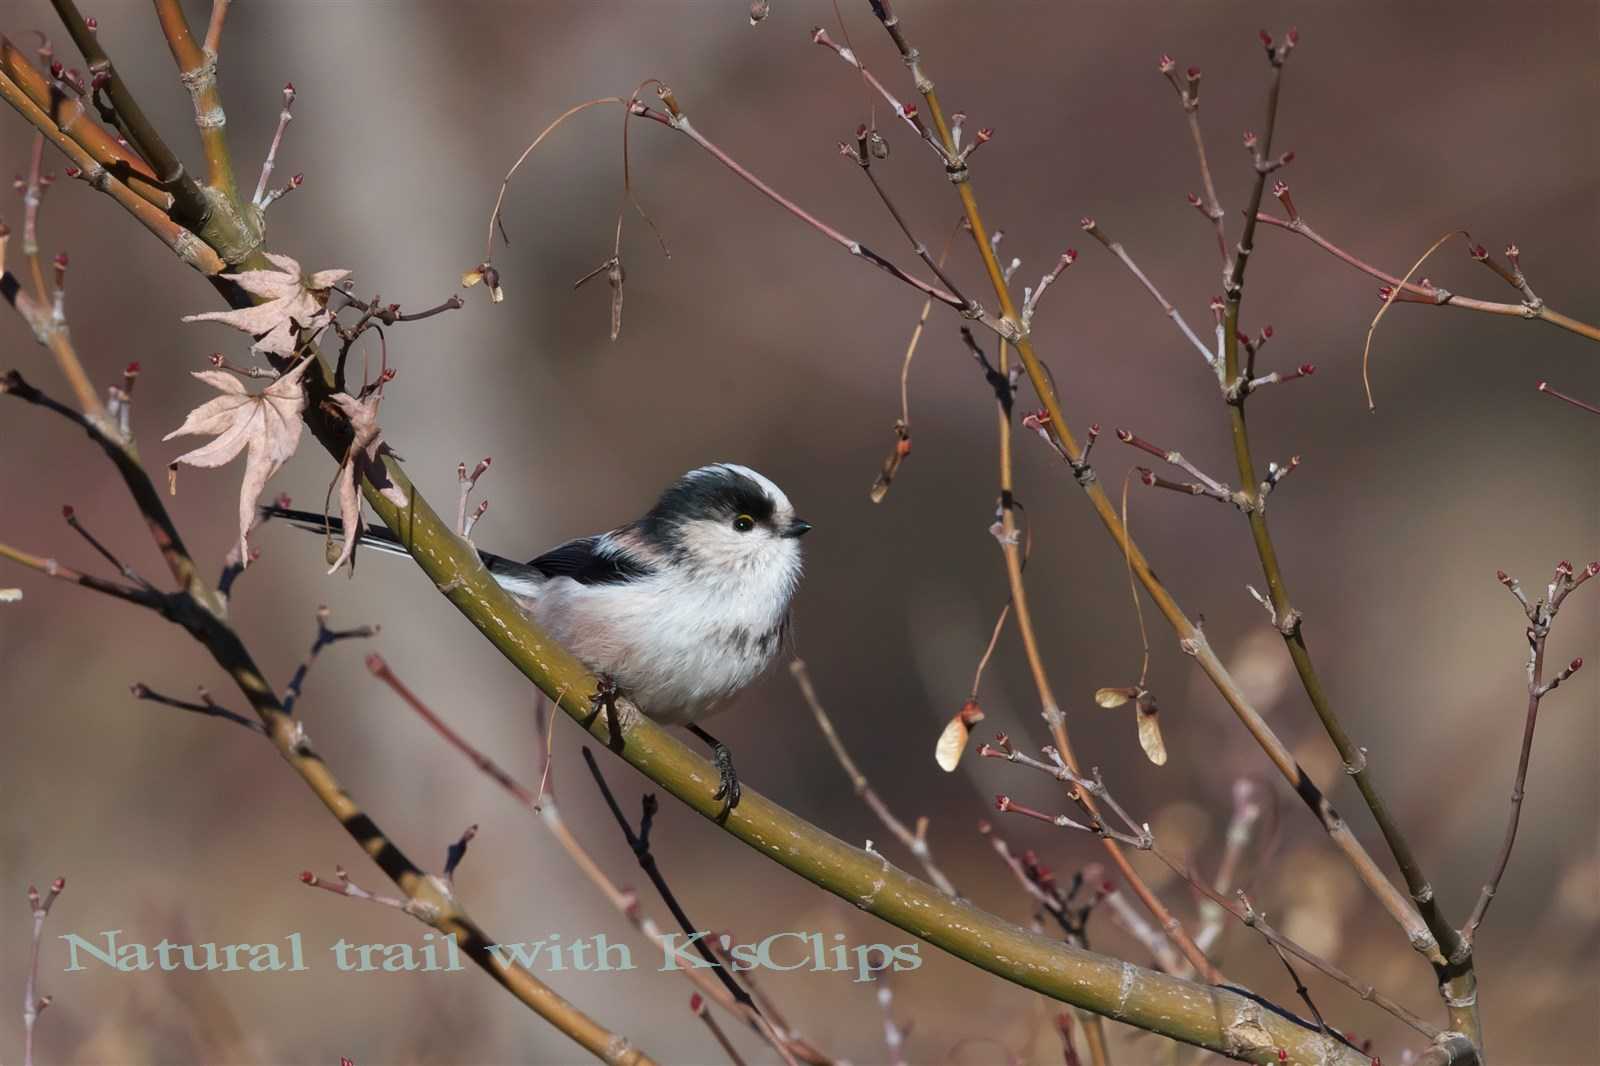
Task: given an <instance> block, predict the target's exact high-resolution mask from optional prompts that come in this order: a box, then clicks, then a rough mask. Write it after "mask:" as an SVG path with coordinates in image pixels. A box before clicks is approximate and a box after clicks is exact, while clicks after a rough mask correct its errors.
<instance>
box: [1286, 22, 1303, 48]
mask: <svg viewBox="0 0 1600 1066" xmlns="http://www.w3.org/2000/svg"><path fill="white" fill-rule="evenodd" d="M1284 36H1285V37H1287V38H1288V39H1289V47H1291V48H1293V47H1294V46H1295V45H1297V44H1299V43H1300V31H1299V30H1297V29H1295V28H1294V27H1293V26H1290V27H1289V32H1288V33H1286V34H1284Z"/></svg>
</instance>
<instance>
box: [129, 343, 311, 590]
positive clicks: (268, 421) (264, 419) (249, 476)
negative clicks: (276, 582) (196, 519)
mask: <svg viewBox="0 0 1600 1066" xmlns="http://www.w3.org/2000/svg"><path fill="white" fill-rule="evenodd" d="M310 365H311V360H310V359H306V360H303V361H302V362H300V363H299V364H297V365H296V366H295V367H294V368H293V369H291V370H290V371H289V372H288V373H286V374H284V375H283V376H282V377H280V378H278V380H276V381H274V382H273V383H272V384H271V385H268V386H267V387H266V388H265V389H263V390H262V391H261V392H259V393H250V392H246V391H245V387H244V384H243V383H242V382H241V381H240V380H239V379H238V378H236V377H234V376H233V375H232V374H230V373H228V372H226V371H223V370H196V371H194V372H193V373H194V376H195V377H197V378H199V379H200V380H201V381H203V382H205V383H206V384H207V385H210V386H211V387H212V388H214V389H216V390H218V391H219V392H221V393H222V395H221V396H217V397H215V398H213V399H210V400H207V401H206V402H205V403H203V404H201V405H200V406H199V407H196V408H195V409H194V410H192V411H190V412H189V417H187V418H185V419H184V420H183V425H181V426H179V427H178V428H177V429H175V430H173V431H172V432H171V433H168V434H167V435H166V436H165V437H162V438H161V439H162V440H164V441H168V440H171V439H172V438H173V437H181V436H185V435H188V434H207V435H210V436H214V437H215V438H216V439H215V440H213V441H212V442H211V443H209V444H203V445H201V446H200V447H198V448H196V449H194V450H193V451H189V452H185V453H184V454H182V455H180V456H178V458H177V459H175V460H173V463H172V470H173V471H174V476H175V474H176V469H177V464H178V463H188V464H189V465H190V466H207V467H210V466H223V465H225V464H226V463H229V462H232V461H233V459H234V457H235V456H237V455H238V454H239V453H240V452H245V453H246V454H245V464H244V480H243V481H242V482H241V484H240V486H239V553H240V557H241V559H243V560H244V561H246V562H248V559H249V549H248V548H247V547H246V546H245V534H247V533H248V532H249V531H250V525H251V523H252V522H253V521H254V520H255V514H256V500H257V499H258V498H260V496H261V491H262V489H264V488H265V487H266V484H267V480H268V479H269V478H271V477H272V475H273V474H276V473H277V472H278V469H279V468H280V467H281V466H283V464H284V463H286V462H287V461H288V460H289V457H290V456H292V455H293V454H294V451H295V448H296V447H298V446H299V444H300V426H301V422H300V411H301V409H302V408H303V407H305V403H306V394H305V389H304V388H303V387H302V385H301V383H300V378H301V377H302V376H303V375H304V374H305V371H306V367H308V366H310Z"/></svg>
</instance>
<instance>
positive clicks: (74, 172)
mask: <svg viewBox="0 0 1600 1066" xmlns="http://www.w3.org/2000/svg"><path fill="white" fill-rule="evenodd" d="M82 174H83V171H81V170H79V169H78V168H77V167H75V166H73V165H72V164H71V163H68V164H67V169H66V175H67V177H69V178H76V177H81V176H82Z"/></svg>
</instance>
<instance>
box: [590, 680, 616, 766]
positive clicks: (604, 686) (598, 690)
mask: <svg viewBox="0 0 1600 1066" xmlns="http://www.w3.org/2000/svg"><path fill="white" fill-rule="evenodd" d="M617 696H618V689H617V683H616V682H615V681H613V680H612V679H611V678H609V677H607V676H606V675H605V674H601V675H600V676H599V677H598V678H596V680H595V686H594V696H593V698H592V699H591V700H590V703H589V706H590V708H591V709H590V711H589V717H587V718H585V719H584V720H583V728H584V729H586V730H587V729H589V728H590V727H591V726H593V725H594V720H595V719H596V718H598V717H599V716H600V712H601V711H605V712H606V726H607V728H608V729H609V731H610V738H609V740H608V744H609V746H610V748H611V750H612V751H621V750H622V746H623V738H622V718H621V717H620V716H619V715H618V714H617Z"/></svg>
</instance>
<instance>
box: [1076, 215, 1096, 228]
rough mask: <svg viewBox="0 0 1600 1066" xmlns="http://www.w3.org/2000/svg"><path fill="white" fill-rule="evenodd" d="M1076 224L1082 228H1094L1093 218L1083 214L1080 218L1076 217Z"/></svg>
mask: <svg viewBox="0 0 1600 1066" xmlns="http://www.w3.org/2000/svg"><path fill="white" fill-rule="evenodd" d="M1078 225H1080V226H1082V227H1083V228H1084V229H1094V219H1092V218H1090V217H1089V216H1088V215H1084V216H1083V217H1082V218H1080V219H1078Z"/></svg>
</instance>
